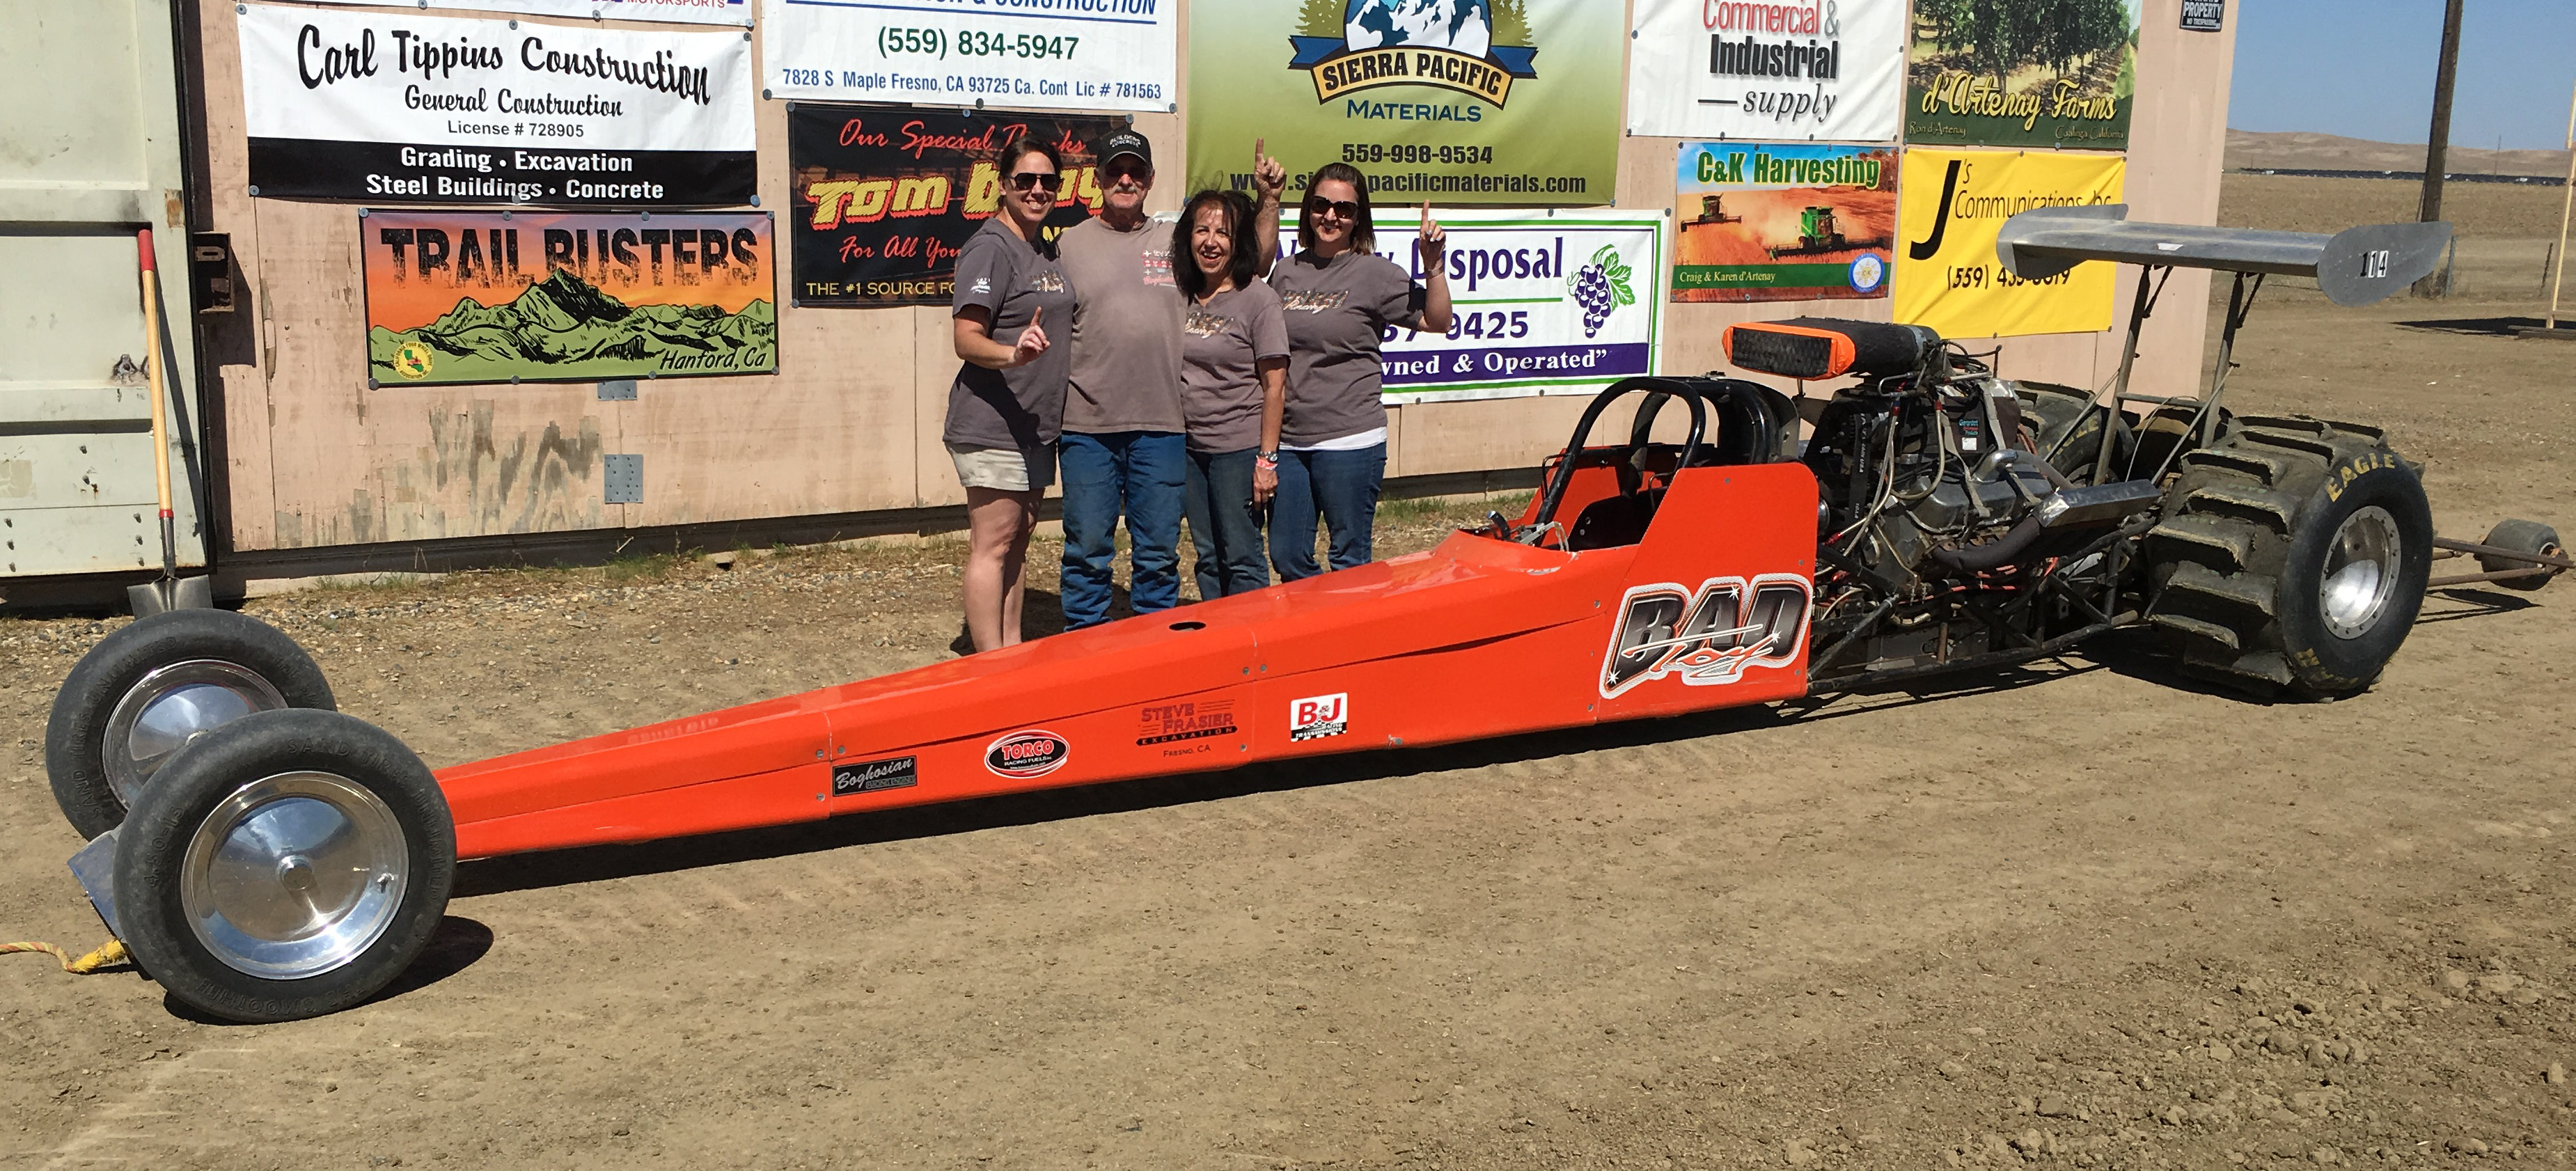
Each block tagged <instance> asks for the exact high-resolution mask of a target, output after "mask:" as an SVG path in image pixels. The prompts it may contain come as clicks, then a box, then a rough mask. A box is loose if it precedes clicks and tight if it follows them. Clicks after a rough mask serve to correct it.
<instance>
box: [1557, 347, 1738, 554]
mask: <svg viewBox="0 0 2576 1171" xmlns="http://www.w3.org/2000/svg"><path fill="white" fill-rule="evenodd" d="M1627 394H1645V395H1647V396H1649V397H1648V398H1647V400H1646V402H1645V403H1644V404H1642V405H1641V406H1639V407H1638V409H1637V422H1636V424H1635V425H1634V426H1632V427H1630V428H1629V434H1628V444H1627V446H1626V447H1625V448H1624V449H1622V451H1621V455H1620V458H1619V459H1618V460H1617V461H1616V463H1615V464H1614V466H1615V467H1616V469H1617V471H1618V475H1619V492H1620V494H1621V495H1623V496H1632V497H1633V496H1638V495H1640V494H1641V493H1642V491H1643V487H1644V484H1645V461H1646V451H1647V432H1648V431H1650V430H1651V429H1652V428H1653V426H1654V421H1655V418H1654V417H1655V413H1656V412H1658V411H1660V410H1662V409H1663V404H1664V400H1666V399H1671V398H1679V399H1681V400H1682V401H1683V402H1686V403H1689V404H1690V413H1691V419H1690V435H1689V437H1688V438H1686V439H1684V440H1683V441H1682V454H1681V462H1680V463H1679V464H1677V465H1675V466H1676V467H1685V468H1686V467H1689V466H1691V464H1692V462H1693V461H1695V460H1697V459H1698V458H1699V449H1700V439H1701V437H1702V436H1703V435H1705V434H1706V433H1707V431H1708V405H1707V403H1706V402H1705V401H1703V399H1702V397H1701V394H1700V391H1699V388H1697V387H1695V386H1692V385H1691V384H1690V383H1688V382H1686V381H1683V380H1681V379H1677V378H1653V377H1638V378H1622V379H1620V380H1619V381H1617V382H1613V383H1611V384H1610V385H1609V387H1608V388H1607V389H1605V390H1603V391H1602V392H1601V393H1600V394H1597V395H1594V396H1593V397H1592V404H1591V405H1590V406H1587V407H1585V408H1583V418H1582V419H1581V420H1579V421H1578V422H1576V423H1575V424H1574V438H1573V439H1572V440H1571V441H1569V442H1568V443H1567V444H1566V448H1565V454H1564V455H1563V456H1562V457H1560V458H1559V459H1558V460H1557V463H1556V472H1555V474H1554V475H1551V476H1549V477H1548V481H1547V487H1546V489H1545V490H1544V491H1542V492H1541V493H1540V494H1539V502H1538V511H1537V512H1536V513H1534V514H1532V515H1531V517H1530V525H1529V527H1528V528H1527V529H1525V530H1523V531H1522V534H1521V539H1523V540H1526V541H1530V542H1532V543H1535V542H1536V540H1537V537H1538V535H1539V534H1542V533H1545V532H1546V531H1547V530H1548V526H1550V525H1553V524H1555V523H1556V510H1557V506H1559V505H1561V504H1563V503H1564V502H1565V490H1566V488H1567V487H1568V486H1569V485H1571V484H1572V483H1573V482H1574V468H1575V465H1576V464H1579V463H1581V462H1583V446H1584V441H1586V440H1588V439H1590V438H1592V424H1593V423H1595V422H1597V421H1598V420H1599V419H1600V418H1601V412H1602V411H1604V410H1607V409H1608V408H1609V406H1610V404H1611V403H1613V402H1616V401H1618V400H1619V398H1620V397H1621V396H1622V395H1627Z"/></svg>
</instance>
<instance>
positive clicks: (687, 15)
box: [312, 0, 751, 28]
mask: <svg viewBox="0 0 2576 1171" xmlns="http://www.w3.org/2000/svg"><path fill="white" fill-rule="evenodd" d="M312 2H313V3H316V4H378V5H381V4H382V3H383V0H312ZM438 6H439V7H441V8H463V9H466V10H468V11H473V12H506V13H510V14H513V15H521V16H560V17H566V18H569V19H574V20H603V19H605V20H659V21H668V22H672V23H676V24H730V25H735V26H738V27H741V28H749V27H751V0H438Z"/></svg>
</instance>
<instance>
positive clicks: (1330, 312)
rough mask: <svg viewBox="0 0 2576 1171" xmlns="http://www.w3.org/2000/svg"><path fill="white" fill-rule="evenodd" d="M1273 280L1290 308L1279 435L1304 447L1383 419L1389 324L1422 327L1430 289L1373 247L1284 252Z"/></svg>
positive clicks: (1376, 425) (1371, 427) (1282, 302)
mask: <svg viewBox="0 0 2576 1171" xmlns="http://www.w3.org/2000/svg"><path fill="white" fill-rule="evenodd" d="M1270 286H1271V287H1272V288H1274V289H1277V290H1278V291H1279V302H1280V305H1281V307H1282V308H1284V309H1286V310H1287V312H1288V419H1287V422H1286V423H1285V424H1284V425H1283V426H1282V427H1281V429H1280V442H1281V443H1283V444H1286V445H1288V446H1292V447H1295V446H1303V445H1306V444H1310V443H1322V442H1324V441H1326V440H1330V439H1339V438H1341V437H1343V436H1345V435H1357V434H1359V433H1360V432H1362V431H1370V430H1374V429H1376V428H1379V427H1383V426H1386V408H1385V407H1384V406H1382V405H1380V404H1379V402H1378V378H1379V376H1380V375H1381V374H1383V373H1384V372H1385V366H1384V364H1383V363H1384V359H1383V358H1381V357H1380V355H1379V353H1378V344H1379V339H1380V338H1381V337H1383V336H1384V335H1385V331H1386V329H1387V327H1388V326H1396V327H1398V328H1402V329H1419V328H1421V322H1422V307H1423V303H1424V301H1425V299H1426V298H1427V297H1428V294H1427V293H1426V292H1425V291H1424V290H1423V288H1422V286H1421V285H1418V284H1415V283H1413V279H1412V278H1411V277H1409V276H1407V275H1405V272H1404V270H1403V269H1401V268H1397V267H1396V266H1395V262H1394V261H1392V260H1388V259H1387V258H1385V257H1383V256H1379V255H1377V254H1376V253H1374V252H1345V253H1342V254H1341V255H1339V256H1336V257H1334V258H1332V259H1331V260H1329V261H1327V260H1323V259H1320V258H1318V257H1317V256H1316V255H1315V254H1314V253H1312V252H1300V253H1298V254H1296V255H1294V256H1289V257H1283V258H1282V259H1281V260H1280V261H1279V263H1278V264H1276V265H1273V266H1272V267H1271V269H1270Z"/></svg>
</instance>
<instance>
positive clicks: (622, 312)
mask: <svg viewBox="0 0 2576 1171" xmlns="http://www.w3.org/2000/svg"><path fill="white" fill-rule="evenodd" d="M358 234H359V239H360V241H361V244H362V247H363V248H364V256H365V263H364V268H365V271H366V282H367V379H368V382H369V384H370V385H375V386H399V385H403V384H407V383H408V384H416V385H422V386H441V385H447V384H451V383H459V382H543V381H583V382H587V381H594V380H597V379H603V378H654V377H664V378H667V377H671V376H674V375H686V374H768V373H774V372H776V371H777V369H778V325H777V323H778V314H777V303H776V297H777V294H776V292H775V291H774V289H773V287H772V286H773V284H774V282H775V275H774V272H775V270H774V269H772V267H771V263H772V259H771V258H772V249H771V245H770V231H769V214H768V213H766V212H749V213H727V214H715V215H672V214H668V213H664V214H661V215H550V214H545V213H530V212H518V213H516V214H513V213H510V212H475V211H418V212H409V211H370V212H368V213H366V214H365V215H363V216H362V217H361V218H360V219H359V221H358Z"/></svg>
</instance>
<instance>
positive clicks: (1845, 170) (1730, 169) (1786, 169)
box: [1673, 142, 1898, 301]
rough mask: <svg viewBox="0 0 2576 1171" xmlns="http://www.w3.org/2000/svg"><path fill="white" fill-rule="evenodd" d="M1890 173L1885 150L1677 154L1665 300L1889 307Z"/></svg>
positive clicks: (1686, 146) (1691, 149) (1694, 145)
mask: <svg viewBox="0 0 2576 1171" xmlns="http://www.w3.org/2000/svg"><path fill="white" fill-rule="evenodd" d="M1897 171H1898V167H1897V158H1896V152H1895V151H1893V150H1889V149H1885V148H1873V147H1865V146H1814V145H1810V144H1805V143H1797V144H1786V145H1783V144H1776V143H1775V144H1764V143H1753V142H1685V143H1683V144H1682V147H1681V155H1680V165H1679V168H1678V169H1677V171H1676V173H1675V175H1674V185H1673V191H1674V206H1673V300H1676V301H1808V300H1821V299H1857V298H1873V297H1884V296H1886V295H1887V271H1888V263H1889V261H1890V260H1892V259H1893V258H1894V255H1895V253H1894V251H1893V249H1892V245H1894V243H1895V240H1896V176H1897Z"/></svg>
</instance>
